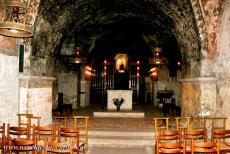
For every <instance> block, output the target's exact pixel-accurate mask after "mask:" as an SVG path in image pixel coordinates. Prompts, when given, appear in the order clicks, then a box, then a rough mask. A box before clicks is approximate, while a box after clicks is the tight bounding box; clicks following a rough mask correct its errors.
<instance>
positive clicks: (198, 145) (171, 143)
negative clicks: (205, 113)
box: [156, 129, 220, 154]
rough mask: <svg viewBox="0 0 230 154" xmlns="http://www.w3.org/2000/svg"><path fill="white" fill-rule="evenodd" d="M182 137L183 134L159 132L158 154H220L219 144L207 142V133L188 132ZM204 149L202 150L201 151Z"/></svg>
mask: <svg viewBox="0 0 230 154" xmlns="http://www.w3.org/2000/svg"><path fill="white" fill-rule="evenodd" d="M184 136H185V137H182V132H181V131H177V130H168V131H162V132H159V134H158V136H157V140H156V153H157V154H161V153H183V154H185V153H186V152H190V153H192V154H193V153H194V152H219V151H220V149H219V144H218V143H215V142H207V141H206V139H207V137H206V136H207V135H206V131H205V130H204V129H203V130H191V131H187V132H186V134H184ZM201 149H202V150H201Z"/></svg>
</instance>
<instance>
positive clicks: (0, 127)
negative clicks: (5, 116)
mask: <svg viewBox="0 0 230 154" xmlns="http://www.w3.org/2000/svg"><path fill="white" fill-rule="evenodd" d="M5 130H6V127H5V123H3V124H2V125H0V134H1V138H0V145H1V146H0V148H1V149H2V153H3V154H4V153H5V148H4V147H5V146H6V134H5Z"/></svg>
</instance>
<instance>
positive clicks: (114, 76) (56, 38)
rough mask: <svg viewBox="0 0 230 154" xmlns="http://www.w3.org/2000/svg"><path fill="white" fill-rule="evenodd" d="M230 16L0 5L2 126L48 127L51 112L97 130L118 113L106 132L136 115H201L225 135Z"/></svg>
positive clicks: (20, 2)
mask: <svg viewBox="0 0 230 154" xmlns="http://www.w3.org/2000/svg"><path fill="white" fill-rule="evenodd" d="M16 3H17V4H16ZM9 4H10V5H9ZM15 4H16V5H15ZM24 5H25V7H24ZM229 12H230V1H229V0H215V1H214V0H180V1H179V0H126V1H124V0H123V1H122V0H76V1H72V0H71V1H70V0H69V1H60V0H0V104H1V108H0V112H1V114H0V117H1V118H0V124H1V123H6V124H7V123H9V124H10V125H17V124H18V114H32V115H35V116H39V117H40V118H41V119H40V124H41V125H46V126H48V125H51V124H52V122H53V117H52V116H54V113H56V112H57V113H60V115H61V114H62V115H63V116H75V114H81V113H82V114H83V115H82V116H89V119H93V120H90V121H89V123H90V124H92V123H93V124H95V125H93V124H92V125H91V126H93V127H100V125H103V124H104V123H102V124H100V125H99V123H100V122H101V121H103V120H104V119H107V120H108V119H109V118H111V117H109V118H108V117H102V118H101V119H100V117H96V114H98V115H97V116H107V115H110V114H112V115H113V113H115V112H116V113H118V115H119V116H118V117H112V120H111V119H110V120H109V121H111V127H113V126H116V125H119V122H121V121H119V120H118V119H123V120H124V121H125V119H126V120H127V121H129V117H125V115H126V114H124V117H122V116H123V113H129V112H130V113H131V114H133V113H134V114H135V113H138V112H139V111H141V113H143V114H144V115H143V117H142V118H143V119H142V120H141V119H140V118H139V117H138V120H137V121H135V122H136V124H138V123H139V124H140V125H141V124H142V122H144V121H145V122H146V121H148V120H144V118H145V119H148V118H149V119H150V116H151V123H150V122H147V123H148V124H149V125H151V127H153V122H152V120H153V118H154V117H155V118H156V117H157V116H159V115H161V116H162V117H167V116H169V117H170V118H171V119H172V118H174V117H177V116H185V117H197V116H201V117H205V116H207V117H209V118H210V117H224V119H225V121H224V123H225V128H226V129H229V128H230V122H229V120H228V118H229V114H228V112H229V109H230V105H229V99H230V95H229V93H228V92H230V69H229V63H230V54H229V53H230V48H229V44H230V35H229V34H230V26H229V25H230V20H229V19H230V13H229ZM20 24H21V25H20ZM13 30H14V31H13ZM119 99H123V102H122V103H121V105H120V106H119V107H118V105H115V101H117V100H119ZM93 112H96V113H95V115H94V113H93ZM147 115H148V116H147ZM137 116H139V115H137ZM146 117H148V118H146ZM102 119H103V120H102ZM114 119H115V120H114ZM104 121H106V120H104ZM112 121H113V122H112ZM127 121H125V122H124V123H126V122H127ZM97 123H98V124H97ZM127 123H128V122H127ZM108 125H109V124H108ZM163 125H164V124H163ZM108 127H109V126H108ZM126 127H128V126H126ZM130 127H131V126H130ZM132 127H133V126H132ZM148 128H149V127H148ZM105 130H106V129H105ZM108 130H109V129H108ZM134 130H135V129H134ZM89 131H92V132H93V128H90V129H89ZM148 131H149V130H148ZM92 136H93V135H92ZM92 138H93V137H92ZM153 138H154V137H153ZM92 140H93V139H92ZM152 142H154V143H155V141H151V143H152ZM90 143H91V140H90V137H89V147H90ZM122 143H123V142H122ZM94 150H95V149H94ZM97 150H99V149H96V150H95V151H97ZM145 150H146V149H145ZM89 151H90V150H89ZM134 151H135V148H134ZM137 151H138V150H137ZM147 151H148V150H147ZM150 151H151V150H150ZM91 152H92V153H94V154H96V152H93V150H92V149H91ZM88 153H90V152H88ZM99 153H100V152H99ZM123 153H127V152H123ZM146 153H147V152H146ZM133 154H134V153H133Z"/></svg>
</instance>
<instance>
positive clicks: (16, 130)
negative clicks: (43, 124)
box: [7, 124, 30, 141]
mask: <svg viewBox="0 0 230 154" xmlns="http://www.w3.org/2000/svg"><path fill="white" fill-rule="evenodd" d="M13 138H24V139H29V138H30V134H29V131H28V127H17V126H10V124H7V140H8V141H9V140H10V139H13Z"/></svg>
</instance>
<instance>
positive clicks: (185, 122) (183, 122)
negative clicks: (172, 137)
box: [175, 117, 191, 131]
mask: <svg viewBox="0 0 230 154" xmlns="http://www.w3.org/2000/svg"><path fill="white" fill-rule="evenodd" d="M175 121H176V130H178V131H187V130H189V129H190V121H191V117H175Z"/></svg>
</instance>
